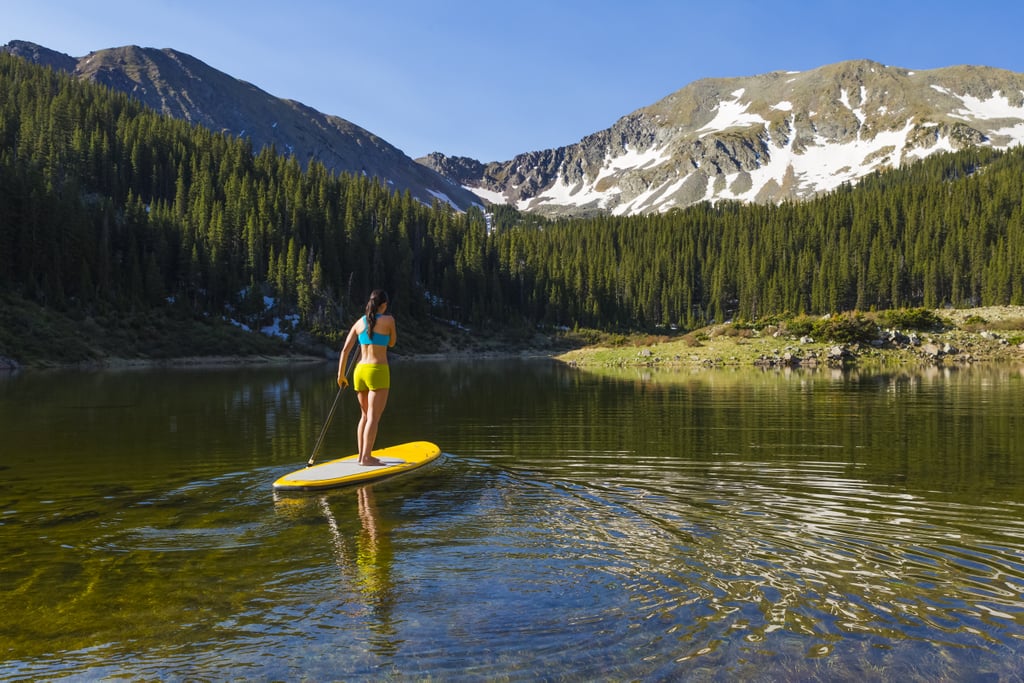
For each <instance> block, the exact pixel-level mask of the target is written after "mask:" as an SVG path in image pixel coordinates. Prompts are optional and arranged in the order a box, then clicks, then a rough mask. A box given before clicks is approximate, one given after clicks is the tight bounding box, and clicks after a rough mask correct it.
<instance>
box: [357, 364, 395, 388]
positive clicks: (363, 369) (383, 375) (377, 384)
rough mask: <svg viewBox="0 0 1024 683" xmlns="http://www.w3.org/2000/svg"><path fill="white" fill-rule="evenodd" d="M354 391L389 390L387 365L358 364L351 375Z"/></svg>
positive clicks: (389, 376)
mask: <svg viewBox="0 0 1024 683" xmlns="http://www.w3.org/2000/svg"><path fill="white" fill-rule="evenodd" d="M352 388H353V389H355V390H356V391H377V390H379V389H390V388H391V366H389V365H388V364H387V363H358V364H357V365H356V369H355V372H353V373H352Z"/></svg>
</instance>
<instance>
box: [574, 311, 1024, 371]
mask: <svg viewBox="0 0 1024 683" xmlns="http://www.w3.org/2000/svg"><path fill="white" fill-rule="evenodd" d="M932 313H933V314H934V315H935V316H936V318H938V319H939V320H940V321H941V325H939V326H936V327H935V328H933V329H929V330H910V331H906V330H888V331H886V332H885V333H884V334H883V335H882V336H881V337H880V338H879V339H876V340H872V341H870V342H866V341H857V342H842V341H835V340H820V339H817V338H814V337H813V336H809V335H807V334H798V333H792V332H789V331H787V330H786V329H785V326H778V325H773V324H765V325H762V326H757V325H739V324H734V323H723V324H719V325H711V326H709V327H705V328H702V329H700V330H693V331H691V332H689V333H687V334H683V335H673V336H670V335H663V336H650V335H646V336H640V335H635V336H632V337H629V338H622V339H616V340H613V341H612V342H611V343H609V342H608V341H603V342H602V341H598V342H596V343H592V344H588V345H586V346H584V347H581V348H577V349H572V350H570V351H567V352H565V353H562V354H559V355H558V356H556V358H557V359H558V360H560V361H562V362H564V363H567V364H569V365H573V366H576V367H584V368H585V367H665V368H682V367H711V368H713V367H732V366H751V367H752V366H763V367H821V366H826V367H862V368H863V367H898V366H906V365H944V366H958V365H969V364H975V363H1024V306H992V307H984V308H973V309H956V310H951V309H941V310H936V311H932ZM866 317H868V318H870V317H871V316H866ZM889 337H892V338H894V339H889Z"/></svg>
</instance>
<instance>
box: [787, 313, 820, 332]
mask: <svg viewBox="0 0 1024 683" xmlns="http://www.w3.org/2000/svg"><path fill="white" fill-rule="evenodd" d="M819 322H821V321H820V320H818V319H817V318H813V317H811V316H807V315H799V316H797V317H795V318H791V319H789V320H786V321H785V322H783V323H782V329H783V331H784V332H785V333H786V334H788V335H791V336H794V337H804V336H807V335H810V334H813V333H814V327H815V325H817V324H818V323H819Z"/></svg>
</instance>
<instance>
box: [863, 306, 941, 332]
mask: <svg viewBox="0 0 1024 683" xmlns="http://www.w3.org/2000/svg"><path fill="white" fill-rule="evenodd" d="M878 317H879V319H880V320H881V321H882V324H883V325H886V326H888V327H896V328H900V329H904V330H937V329H941V328H942V327H945V322H944V321H943V320H942V318H940V317H939V316H937V315H935V313H933V312H932V311H930V310H929V309H927V308H899V309H895V310H891V311H882V312H881V313H880V314H879V316H878Z"/></svg>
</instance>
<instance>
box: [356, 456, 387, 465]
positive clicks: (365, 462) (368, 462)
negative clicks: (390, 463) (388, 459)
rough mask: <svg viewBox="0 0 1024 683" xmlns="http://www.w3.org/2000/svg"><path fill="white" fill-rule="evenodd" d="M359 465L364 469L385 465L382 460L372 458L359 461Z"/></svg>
mask: <svg viewBox="0 0 1024 683" xmlns="http://www.w3.org/2000/svg"><path fill="white" fill-rule="evenodd" d="M359 464H360V465H363V466H364V467H378V466H380V465H385V464H387V463H385V462H384V461H383V460H380V459H378V458H372V457H371V458H367V459H366V460H360V461H359Z"/></svg>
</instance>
